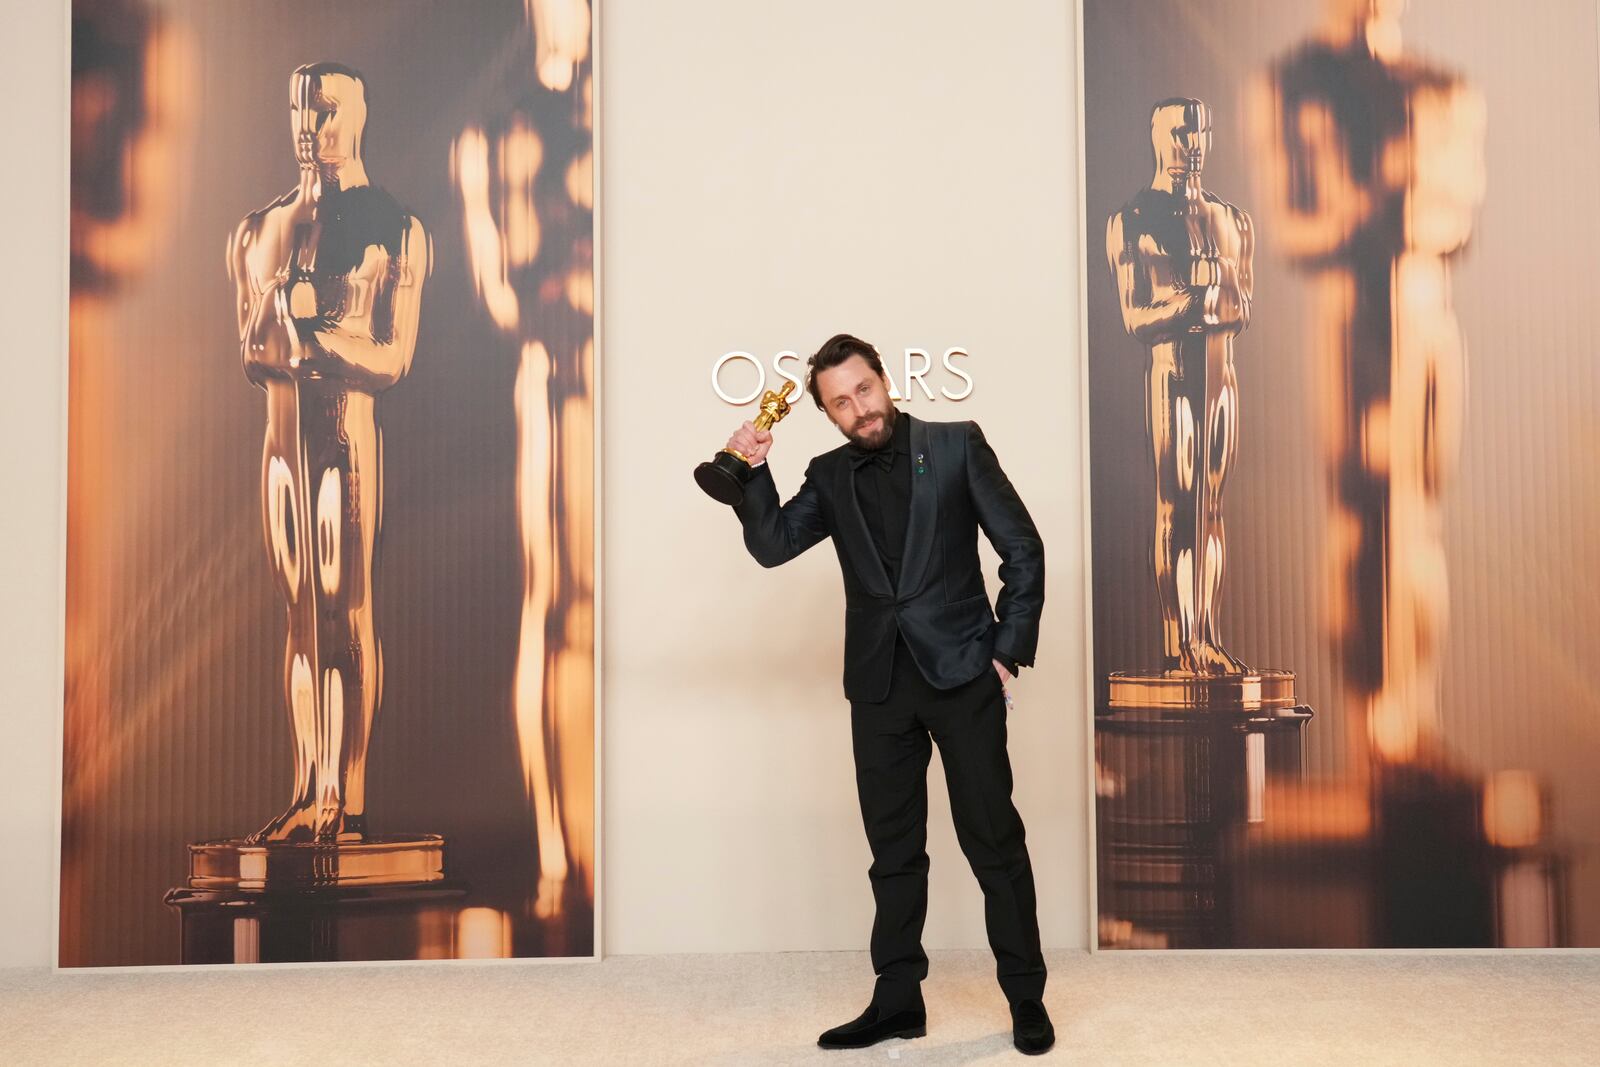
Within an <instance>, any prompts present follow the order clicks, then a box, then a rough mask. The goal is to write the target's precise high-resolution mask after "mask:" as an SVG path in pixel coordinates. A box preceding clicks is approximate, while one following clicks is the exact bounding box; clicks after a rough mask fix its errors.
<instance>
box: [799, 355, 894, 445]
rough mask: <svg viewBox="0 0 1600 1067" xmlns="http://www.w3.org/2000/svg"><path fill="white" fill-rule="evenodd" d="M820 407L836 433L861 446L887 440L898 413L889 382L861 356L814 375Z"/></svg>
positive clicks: (883, 443) (884, 443) (887, 441)
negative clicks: (891, 398) (835, 428)
mask: <svg viewBox="0 0 1600 1067" xmlns="http://www.w3.org/2000/svg"><path fill="white" fill-rule="evenodd" d="M817 394H818V395H819V396H821V397H822V410H823V411H825V412H827V413H828V419H829V420H830V421H831V422H832V423H833V424H834V425H835V426H837V427H839V432H840V433H842V434H844V435H845V436H846V437H848V438H849V439H850V440H852V441H854V442H855V443H856V444H858V445H860V446H861V447H862V448H882V447H883V446H884V445H886V444H888V443H889V435H890V434H892V433H893V432H894V420H895V416H896V415H897V414H898V413H897V412H896V411H895V407H894V402H893V401H892V400H890V399H889V383H888V382H887V381H886V380H885V379H884V378H883V377H882V376H881V375H879V374H877V373H876V372H874V371H873V369H872V368H871V367H870V366H869V365H868V364H867V361H866V360H865V359H862V358H861V357H860V356H851V357H850V358H849V359H847V360H845V361H844V362H843V363H841V364H839V365H838V366H836V367H829V368H828V369H827V370H825V371H823V372H821V373H820V374H818V375H817Z"/></svg>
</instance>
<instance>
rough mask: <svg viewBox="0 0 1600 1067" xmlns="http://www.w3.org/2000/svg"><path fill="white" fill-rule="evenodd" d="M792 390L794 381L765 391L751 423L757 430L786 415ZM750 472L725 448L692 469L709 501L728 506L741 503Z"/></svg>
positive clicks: (741, 459) (743, 460)
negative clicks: (777, 389)
mask: <svg viewBox="0 0 1600 1067" xmlns="http://www.w3.org/2000/svg"><path fill="white" fill-rule="evenodd" d="M793 391H794V382H792V381H786V382H784V383H783V388H782V389H781V390H780V391H778V392H776V393H774V392H773V391H772V390H771V389H768V390H767V391H766V392H764V393H762V394H761V414H759V415H757V416H756V418H755V422H754V423H753V425H754V426H755V428H756V429H757V430H770V429H772V427H773V426H775V425H777V424H778V423H779V422H781V421H782V420H783V417H784V416H785V415H787V414H789V411H790V406H789V394H790V393H791V392H793ZM752 473H753V471H752V470H751V468H750V461H749V460H748V459H747V458H745V457H744V456H742V455H740V454H739V452H738V451H737V450H736V449H732V448H724V449H723V450H722V451H721V452H718V453H717V454H716V455H715V456H713V457H711V459H709V460H707V461H706V462H705V463H702V464H700V465H699V466H698V467H696V468H695V469H694V480H695V482H697V483H698V484H699V486H700V488H701V489H704V490H705V491H706V495H707V496H709V497H710V498H711V499H712V500H715V501H717V502H718V503H719V504H728V505H730V506H731V505H737V504H740V503H742V502H743V501H744V486H745V483H746V482H748V481H749V480H750V476H751V474H752Z"/></svg>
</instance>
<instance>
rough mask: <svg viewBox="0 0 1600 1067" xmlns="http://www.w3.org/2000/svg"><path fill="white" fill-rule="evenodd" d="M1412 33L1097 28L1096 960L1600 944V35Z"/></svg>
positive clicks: (1505, 25)
mask: <svg viewBox="0 0 1600 1067" xmlns="http://www.w3.org/2000/svg"><path fill="white" fill-rule="evenodd" d="M1406 7H1407V5H1405V4H1404V3H1402V2H1398V0H1396V2H1377V3H1374V2H1371V0H1350V2H1348V3H1345V2H1329V3H1325V2H1323V0H1295V2H1292V3H1284V2H1279V0H1273V2H1266V0H1211V2H1207V3H1203V4H1197V3H1183V2H1178V0H1170V2H1169V0H1140V2H1137V3H1124V2H1120V0H1084V2H1083V3H1082V5H1081V15H1082V27H1083V41H1082V55H1083V69H1082V78H1083V84H1082V118H1083V123H1084V127H1083V137H1084V146H1085V149H1084V150H1085V156H1084V166H1085V174H1084V177H1085V183H1086V185H1085V209H1086V216H1085V219H1084V225H1085V233H1086V234H1088V235H1089V236H1088V237H1087V238H1086V240H1085V246H1086V247H1085V251H1084V263H1085V271H1086V282H1085V292H1086V296H1087V303H1086V305H1085V306H1086V315H1087V337H1088V354H1087V358H1088V360H1089V408H1088V410H1089V412H1090V413H1091V414H1090V417H1091V481H1092V485H1091V498H1092V501H1093V517H1092V541H1093V547H1092V580H1093V589H1094V597H1093V602H1094V611H1093V646H1094V661H1095V675H1094V684H1095V719H1094V722H1095V752H1096V775H1095V777H1096V834H1097V842H1098V844H1097V893H1098V902H1099V903H1098V919H1099V928H1098V929H1099V935H1098V940H1099V944H1100V945H1101V946H1102V947H1116V948H1123V947H1171V948H1177V947H1272V946H1285V947H1362V946H1442V947H1468V946H1557V945H1582V946H1593V945H1596V944H1600V864H1597V863H1596V858H1595V857H1596V849H1595V846H1596V844H1597V843H1600V790H1597V788H1596V786H1595V781H1596V779H1595V776H1594V773H1593V768H1594V766H1595V764H1596V762H1597V760H1600V727H1597V723H1600V714H1597V713H1600V698H1597V696H1596V689H1595V677H1594V675H1593V672H1592V667H1593V665H1594V664H1595V663H1596V662H1597V658H1600V655H1597V654H1600V638H1597V634H1600V597H1597V596H1596V594H1595V584H1594V582H1593V581H1592V579H1591V577H1590V575H1591V569H1592V568H1593V567H1594V566H1595V564H1596V562H1597V561H1600V533H1597V531H1600V481H1597V478H1596V474H1595V468H1594V460H1595V456H1596V455H1597V454H1600V452H1597V449H1596V446H1597V444H1600V434H1597V426H1600V423H1597V421H1596V420H1595V418H1594V413H1593V410H1592V401H1591V398H1592V397H1593V396H1594V395H1595V390H1596V387H1597V385H1600V366H1597V364H1596V361H1595V359H1594V354H1595V352H1596V347H1597V346H1596V342H1597V335H1596V328H1595V321H1594V317H1593V316H1592V315H1591V314H1590V313H1589V309H1588V305H1589V304H1590V303H1591V302H1592V298H1593V289H1594V286H1593V283H1592V281H1591V280H1590V277H1589V275H1590V273H1591V272H1590V270H1589V268H1588V258H1589V254H1590V253H1589V250H1590V249H1592V248H1593V247H1595V246H1596V244H1597V241H1600V215H1597V213H1596V211H1595V210H1594V208H1593V206H1592V205H1591V204H1589V202H1588V200H1587V198H1586V195H1585V194H1584V192H1583V183H1582V182H1581V181H1575V180H1573V178H1572V177H1571V176H1573V175H1581V174H1585V173H1588V172H1589V171H1591V170H1592V169H1593V168H1594V167H1596V166H1597V165H1600V123H1597V114H1596V108H1597V100H1600V91H1597V90H1600V74H1597V55H1596V39H1597V38H1596V24H1595V20H1596V9H1595V5H1594V3H1593V2H1592V0H1557V2H1551V3H1541V4H1522V5H1512V4H1503V3H1498V2H1494V0H1451V2H1448V3H1446V2H1443V0H1417V2H1416V3H1415V4H1413V5H1410V10H1405V8H1406ZM1102 237H1103V241H1102ZM1224 489H1225V492H1224ZM1224 564H1225V565H1224Z"/></svg>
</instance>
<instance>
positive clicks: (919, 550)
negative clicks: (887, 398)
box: [856, 412, 939, 597]
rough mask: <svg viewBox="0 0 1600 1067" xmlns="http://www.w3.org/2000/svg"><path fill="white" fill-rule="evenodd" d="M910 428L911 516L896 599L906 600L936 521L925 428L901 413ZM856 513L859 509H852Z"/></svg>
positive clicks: (924, 565)
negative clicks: (898, 597)
mask: <svg viewBox="0 0 1600 1067" xmlns="http://www.w3.org/2000/svg"><path fill="white" fill-rule="evenodd" d="M901 417H902V418H905V419H906V420H908V421H909V423H910V425H911V514H910V515H909V516H907V519H906V547H905V551H903V552H902V553H901V554H900V588H899V590H898V591H897V592H898V595H900V596H902V597H904V596H910V595H911V593H913V592H914V591H915V590H916V588H917V586H918V585H920V584H921V583H922V575H923V573H924V572H925V571H926V570H927V569H928V559H929V557H931V556H932V555H933V528H934V523H936V522H937V521H938V518H939V480H938V477H937V473H938V472H937V471H935V470H934V467H933V449H932V447H930V446H929V444H928V424H927V423H925V422H923V421H922V420H921V419H915V418H912V417H911V416H910V415H906V414H904V413H903V412H902V413H901ZM856 510H857V512H858V513H859V512H860V509H859V508H857V509H856Z"/></svg>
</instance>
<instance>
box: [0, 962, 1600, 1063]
mask: <svg viewBox="0 0 1600 1067" xmlns="http://www.w3.org/2000/svg"><path fill="white" fill-rule="evenodd" d="M1049 962H1050V967H1051V977H1050V986H1049V990H1048V992H1047V993H1046V997H1045V1001H1046V1004H1047V1005H1048V1006H1049V1008H1050V1011H1051V1014H1052V1015H1053V1017H1054V1019H1055V1023H1056V1032H1057V1042H1056V1047H1055V1049H1054V1050H1053V1051H1052V1052H1051V1053H1050V1055H1049V1057H1047V1058H1041V1059H1042V1062H1061V1063H1082V1064H1096V1065H1099V1064H1162V1065H1165V1064H1226V1065H1229V1067H1234V1065H1244V1064H1273V1065H1282V1064H1318V1065H1323V1064H1330V1065H1331V1064H1405V1065H1408V1067H1410V1065H1416V1064H1449V1065H1457V1064H1477V1063H1490V1064H1529V1065H1539V1067H1546V1065H1555V1064H1600V955H1578V954H1555V955H1448V956H1421V955H1409V954H1402V955H1393V954H1385V955H1377V954H1371V955H1360V956H1355V955H1193V954H1170V955H1156V954H1143V953H1139V954H1133V953H1118V954H1103V955H1099V956H1090V955H1088V954H1086V953H1079V952H1053V953H1050V955H1049ZM992 968H993V961H992V959H991V958H990V957H989V956H988V954H987V953H981V952H942V953H936V954H934V957H933V964H932V973H931V975H930V977H929V979H928V981H927V983H926V984H925V985H924V987H923V989H924V994H925V997H926V1000H927V1004H928V1036H927V1037H925V1038H921V1039H917V1040H912V1041H898V1040H897V1041H893V1042H890V1043H887V1044H883V1045H878V1046H876V1047H874V1048H871V1049H863V1050H858V1051H849V1052H824V1051H822V1050H820V1049H818V1048H817V1047H816V1045H815V1041H816V1036H817V1034H818V1033H819V1032H820V1031H821V1030H823V1029H825V1028H826V1027H828V1026H831V1025H833V1024H835V1023H839V1022H843V1021H845V1020H846V1019H848V1018H850V1017H852V1016H853V1015H855V1014H856V1012H857V1011H858V1010H859V1009H860V1008H861V1007H862V1005H863V1004H864V1002H865V999H866V997H867V995H868V994H869V992H870V988H871V982H870V968H869V966H868V963H867V960H866V956H865V954H864V953H853V952H826V953H783V954H776V955H728V956H623V957H616V958H612V959H608V960H606V961H605V962H603V963H599V964H591V963H584V964H537V965H525V964H512V965H506V964H492V965H475V964H465V965H412V966H382V967H357V968H343V969H337V970H329V969H315V968H313V969H303V968H295V969H286V968H279V969H270V970H250V971H246V972H240V971H232V970H230V971H227V972H224V973H215V972H201V973H197V972H162V973H146V974H126V973H125V974H67V975H56V974H51V973H49V972H46V971H35V970H11V971H0V1063H3V1064H6V1065H18V1067H20V1065H31V1064H58V1063H59V1064H102V1063H106V1064H229V1065H232V1064H258V1063H259V1064H273V1065H281V1064H327V1065H336V1064H337V1065H343V1064H556V1065H566V1064H726V1065H740V1067H748V1065H757V1064H791V1063H793V1064H813V1065H821V1067H834V1065H837V1067H847V1065H850V1064H866V1063H882V1064H896V1065H901V1064H903V1065H907V1067H909V1065H912V1064H918V1065H921V1064H928V1065H933V1064H978V1063H1002V1062H1010V1063H1020V1062H1025V1058H1024V1057H1022V1056H1020V1055H1019V1054H1018V1053H1017V1052H1016V1051H1015V1050H1014V1049H1012V1047H1011V1038H1010V1029H1009V1027H1010V1017H1009V1015H1008V1014H1007V1012H1006V1007H1005V1003H1004V1001H1003V1000H1002V998H1001V996H1000V993H999V990H998V988H997V987H996V986H995V985H994V982H993V979H992Z"/></svg>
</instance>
